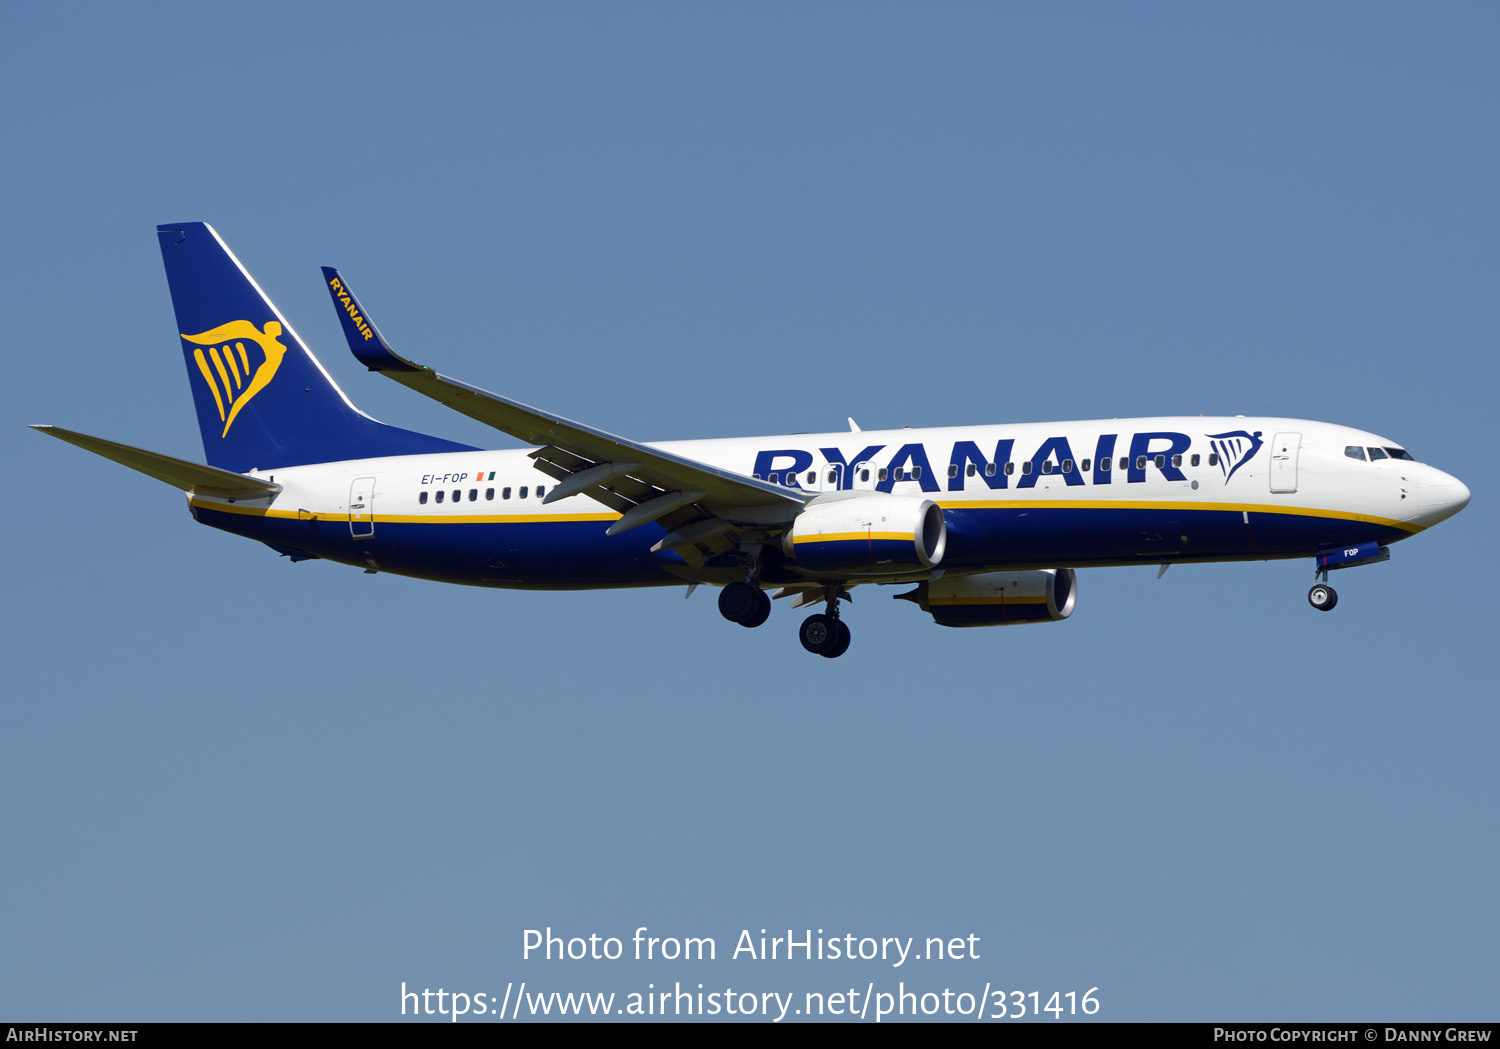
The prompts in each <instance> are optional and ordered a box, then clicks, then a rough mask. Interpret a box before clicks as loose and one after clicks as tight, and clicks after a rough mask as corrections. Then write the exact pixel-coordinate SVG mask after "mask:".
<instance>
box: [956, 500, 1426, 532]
mask: <svg viewBox="0 0 1500 1049" xmlns="http://www.w3.org/2000/svg"><path fill="white" fill-rule="evenodd" d="M938 505H939V506H941V507H942V508H943V509H944V510H1184V511H1189V512H1191V511H1194V510H1228V511H1231V512H1233V513H1252V514H1285V515H1288V516H1291V517H1332V518H1336V519H1338V520H1341V521H1361V522H1364V523H1367V524H1378V525H1385V526H1386V527H1388V528H1399V529H1401V530H1402V531H1403V532H1420V531H1422V527H1421V526H1420V525H1414V524H1412V523H1411V522H1409V521H1395V520H1392V519H1391V518H1388V517H1373V516H1371V515H1370V514H1356V513H1351V512H1349V511H1347V510H1321V509H1316V508H1313V507H1307V506H1282V505H1280V504H1277V503H1197V502H1180V501H1177V500H1171V501H1162V502H1152V501H1149V500H1111V499H1078V500H1071V499H1070V500H1067V501H1062V500H1055V499H1038V500H1035V501H1033V500H1030V499H1013V500H1006V501H996V500H989V499H986V500H983V501H976V502H967V501H963V502H960V501H958V500H949V501H947V502H943V503H939V504H938Z"/></svg>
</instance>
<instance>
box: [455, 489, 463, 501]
mask: <svg viewBox="0 0 1500 1049" xmlns="http://www.w3.org/2000/svg"><path fill="white" fill-rule="evenodd" d="M463 497H464V493H463V490H462V489H460V488H455V489H453V501H454V502H455V503H457V502H462V501H463Z"/></svg>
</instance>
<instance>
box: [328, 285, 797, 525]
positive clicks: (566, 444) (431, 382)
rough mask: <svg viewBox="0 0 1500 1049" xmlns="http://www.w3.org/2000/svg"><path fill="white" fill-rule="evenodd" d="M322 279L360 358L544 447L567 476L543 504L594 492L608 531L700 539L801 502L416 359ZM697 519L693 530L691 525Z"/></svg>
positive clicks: (790, 493) (788, 492)
mask: <svg viewBox="0 0 1500 1049" xmlns="http://www.w3.org/2000/svg"><path fill="white" fill-rule="evenodd" d="M323 276H324V279H325V280H326V281H327V283H328V290H329V294H330V295H332V296H333V305H334V309H335V310H336V311H337V312H338V315H339V321H340V323H342V325H343V328H344V336H345V338H346V339H348V341H349V349H350V350H351V351H352V352H353V353H354V356H355V358H356V359H358V360H359V362H360V363H361V364H363V365H364V366H365V367H367V368H369V369H370V370H371V371H374V372H380V373H381V374H383V375H385V376H387V377H388V378H391V379H394V380H396V381H397V382H399V383H401V384H402V385H403V386H408V387H410V388H411V389H413V390H416V391H417V392H418V393H420V394H423V395H425V396H427V397H431V398H432V399H433V400H435V401H437V402H438V403H440V404H445V405H447V406H448V407H449V408H452V409H454V410H455V411H458V412H462V413H463V414H464V415H467V416H469V418H471V419H477V420H479V421H480V422H482V423H484V424H486V425H488V426H493V427H494V428H495V429H497V430H501V431H504V432H505V433H508V434H510V435H511V436H512V437H516V438H518V439H520V440H522V441H524V442H525V443H527V444H535V445H541V446H542V447H541V448H540V449H539V450H537V451H535V452H533V453H532V458H533V459H535V460H536V465H537V468H538V469H540V470H542V471H543V472H544V473H546V474H548V475H550V476H552V477H554V478H556V479H557V480H558V481H560V482H561V483H560V484H558V485H557V486H555V487H554V488H553V489H552V491H550V492H549V493H547V497H546V499H545V500H544V501H545V502H553V501H555V500H557V499H564V498H567V497H568V496H571V495H579V494H582V495H587V496H589V497H590V498H592V499H595V500H597V501H598V502H601V503H603V504H604V505H606V506H608V507H610V508H611V509H613V510H616V511H618V512H619V513H620V514H622V515H623V516H622V517H621V519H620V520H619V521H616V522H615V523H614V524H612V525H611V526H610V528H609V531H610V533H611V534H614V533H616V532H622V531H626V530H628V529H630V528H634V527H636V526H638V525H642V524H646V523H648V522H650V521H661V522H662V524H663V525H664V526H665V527H667V528H668V530H669V531H672V530H680V532H681V533H682V534H684V536H686V533H688V532H691V533H692V535H695V536H696V535H699V534H700V532H703V531H711V530H712V529H706V530H705V529H701V528H699V527H696V523H697V522H699V521H701V520H703V519H704V518H710V519H712V518H719V519H721V520H723V521H728V522H731V523H734V524H741V525H746V526H761V527H766V526H769V527H773V528H774V527H778V526H780V525H784V524H786V523H787V522H788V521H790V520H791V519H792V518H793V517H794V516H796V514H797V513H798V512H799V511H800V510H801V509H802V507H803V505H804V502H805V496H804V494H803V493H802V492H801V491H800V490H799V489H795V488H785V487H782V486H781V485H776V484H771V483H770V482H768V481H757V480H755V479H754V478H752V477H748V476H746V475H744V474H740V473H735V472H733V471H730V470H722V469H719V468H718V467H716V466H710V465H708V464H707V463H702V462H698V461H697V460H695V459H689V458H686V457H684V456H680V455H673V454H672V453H670V452H665V451H662V450H661V449H659V448H653V447H651V446H649V445H645V444H641V443H639V442H637V441H632V440H629V439H628V438H625V437H618V436H616V435H615V434H611V433H606V432H605V431H603V430H596V429H595V428H594V427H592V426H585V425H584V424H583V423H576V422H573V421H572V420H570V419H564V418H563V417H562V416H560V415H553V414H552V413H551V412H544V411H542V410H540V409H538V408H532V407H530V406H529V405H525V404H522V403H520V402H519V401H513V400H511V399H510V398H508V397H501V396H500V395H499V394H494V393H490V392H488V391H487V390H481V389H479V388H478V387H476V386H470V385H468V384H467V383H462V382H459V381H458V380H456V379H450V378H448V377H447V376H445V375H440V374H438V373H437V372H436V371H434V370H433V369H431V368H428V367H424V366H423V365H420V364H416V363H413V362H412V361H409V360H407V359H406V358H405V357H402V356H401V355H400V354H398V353H397V352H396V351H395V350H393V349H391V347H390V345H389V344H388V343H387V342H386V341H385V338H384V337H383V336H382V335H381V334H380V332H379V330H378V329H376V327H375V325H374V323H373V322H372V321H371V320H370V317H369V314H367V313H366V312H365V311H364V308H363V307H362V306H360V304H359V300H358V299H356V298H355V297H354V293H353V292H352V291H350V290H349V285H348V284H347V283H346V282H345V281H344V279H343V278H342V277H341V276H340V275H339V272H338V271H337V270H335V269H332V268H330V267H327V266H325V267H323ZM690 525H692V526H695V527H693V528H691V529H689V528H687V527H685V526H690ZM669 538H673V537H669ZM669 545H670V544H669Z"/></svg>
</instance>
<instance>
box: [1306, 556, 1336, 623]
mask: <svg viewBox="0 0 1500 1049" xmlns="http://www.w3.org/2000/svg"><path fill="white" fill-rule="evenodd" d="M1315 578H1316V579H1317V582H1316V583H1314V584H1313V588H1312V589H1311V590H1309V591H1308V592H1307V603H1308V604H1310V605H1312V606H1313V607H1314V608H1316V609H1317V610H1318V611H1319V612H1332V611H1333V606H1334V605H1336V604H1338V603H1339V594H1338V591H1337V590H1335V589H1334V588H1333V587H1331V586H1329V585H1328V568H1327V567H1326V566H1322V567H1319V568H1318V571H1317V575H1316V576H1315Z"/></svg>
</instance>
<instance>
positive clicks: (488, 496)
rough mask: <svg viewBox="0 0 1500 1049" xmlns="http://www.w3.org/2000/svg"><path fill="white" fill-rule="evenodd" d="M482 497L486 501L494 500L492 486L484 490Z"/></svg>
mask: <svg viewBox="0 0 1500 1049" xmlns="http://www.w3.org/2000/svg"><path fill="white" fill-rule="evenodd" d="M484 498H485V500H486V501H487V502H491V503H493V502H494V501H495V490H494V489H493V488H486V489H485V490H484Z"/></svg>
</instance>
